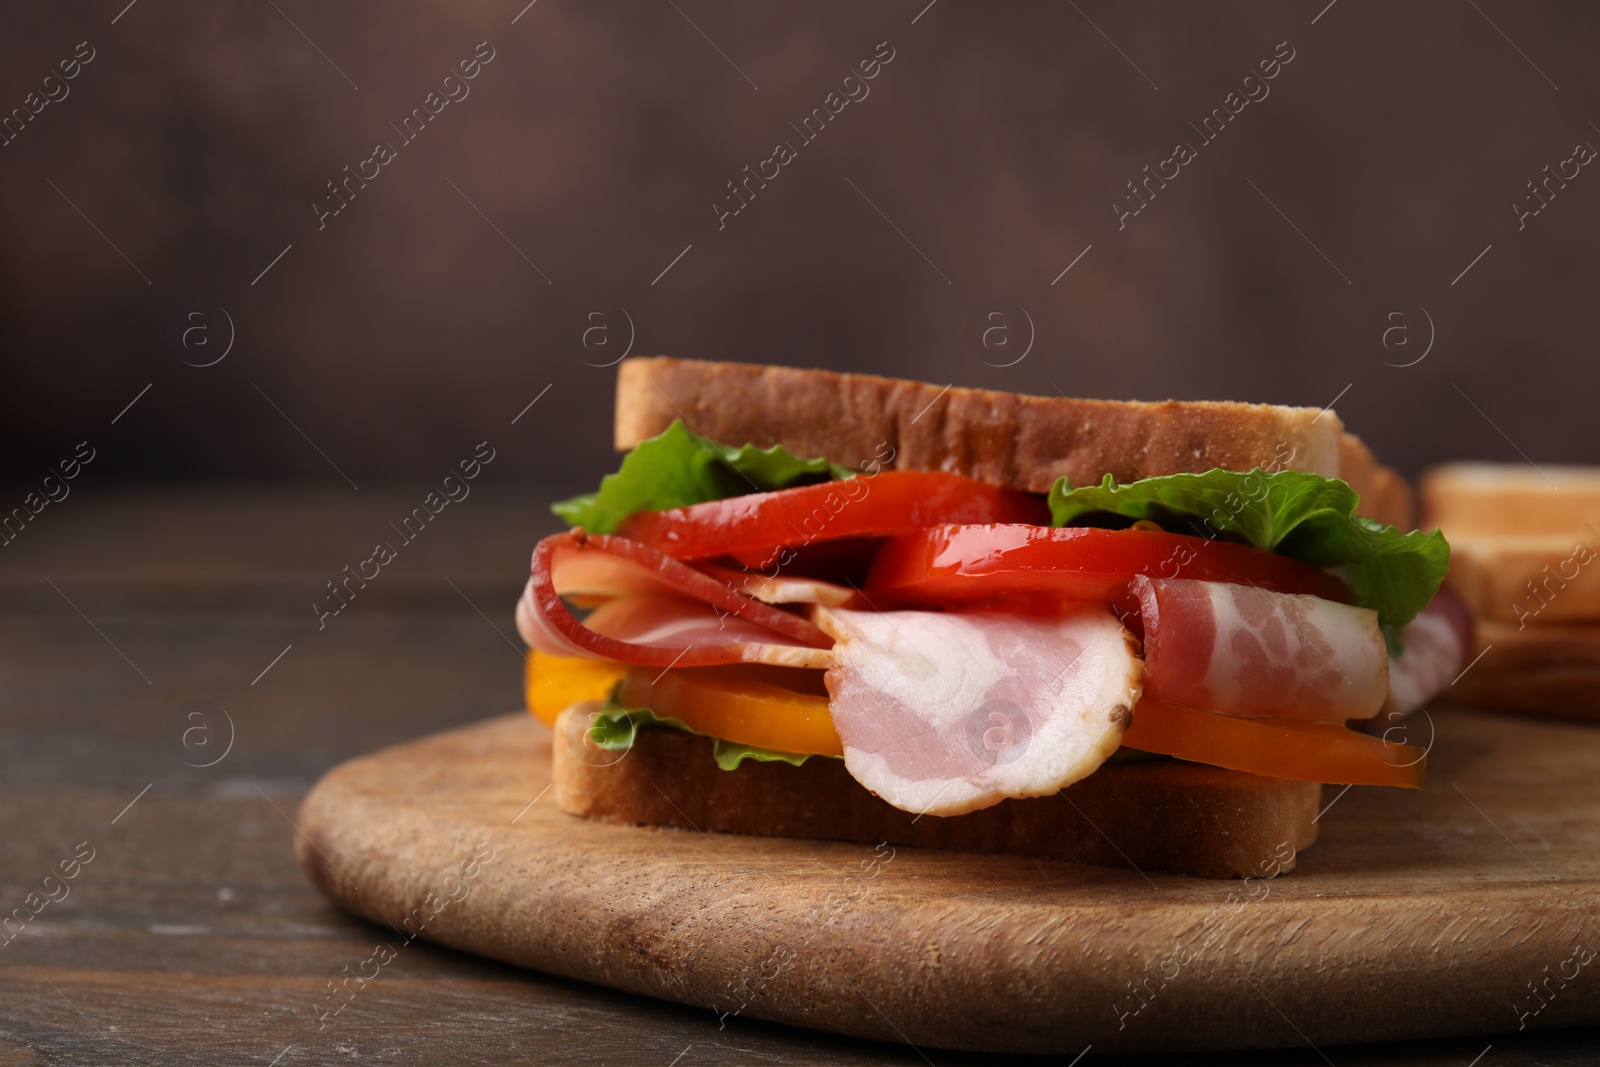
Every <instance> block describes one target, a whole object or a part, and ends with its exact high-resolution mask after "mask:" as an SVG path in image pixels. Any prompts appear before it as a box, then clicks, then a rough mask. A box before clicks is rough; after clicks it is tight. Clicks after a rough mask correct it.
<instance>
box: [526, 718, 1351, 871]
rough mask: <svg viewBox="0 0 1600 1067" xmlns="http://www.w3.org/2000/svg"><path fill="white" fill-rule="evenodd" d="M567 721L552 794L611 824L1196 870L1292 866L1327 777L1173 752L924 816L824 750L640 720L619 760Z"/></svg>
mask: <svg viewBox="0 0 1600 1067" xmlns="http://www.w3.org/2000/svg"><path fill="white" fill-rule="evenodd" d="M569 714H570V713H569ZM567 725H568V724H567V723H566V722H565V720H563V721H561V722H558V724H557V726H556V731H555V741H554V752H553V757H552V776H553V780H554V783H555V790H554V792H555V799H556V803H557V805H559V806H560V808H561V810H562V811H565V812H567V813H568V814H571V815H578V816H583V817H585V818H590V819H599V820H602V821H605V822H613V823H625V824H632V825H641V826H664V827H676V828H679V829H685V830H699V831H702V832H707V833H719V832H727V833H741V834H754V835H757V836H764V837H801V838H820V839H826V840H837V841H859V842H864V843H869V844H870V843H877V842H889V843H892V844H897V845H913V846H919V847H923V848H937V849H948V850H952V851H959V852H982V853H1008V854H1012V855H1019V856H1036V857H1039V858H1042V859H1054V860H1067V861H1071V862H1077V863H1093V864H1099V865H1102V866H1112V867H1133V868H1135V869H1138V870H1142V871H1150V872H1154V871H1162V872H1167V873H1172V874H1183V875H1190V876H1193V877H1199V878H1232V877H1252V876H1253V877H1263V876H1268V875H1271V874H1276V873H1278V872H1279V871H1283V870H1288V869H1290V868H1291V867H1293V866H1294V853H1295V852H1296V851H1297V850H1299V849H1302V848H1305V847H1306V846H1308V845H1310V844H1311V842H1312V841H1314V840H1316V836H1317V826H1316V823H1315V822H1314V821H1313V820H1314V819H1315V818H1316V814H1317V809H1318V805H1319V801H1320V798H1321V788H1322V787H1321V786H1319V785H1317V784H1315V783H1311V782H1290V781H1284V780H1282V779H1276V778H1261V777H1258V776H1256V775H1253V774H1244V773H1242V772H1239V771H1226V770H1222V769H1220V768H1216V767H1206V766H1202V765H1200V764H1195V763H1181V762H1178V761H1175V760H1159V761H1157V760H1150V761H1140V762H1127V763H1114V764H1109V765H1107V766H1104V767H1102V768H1101V769H1100V770H1098V771H1096V772H1095V773H1094V774H1092V775H1090V776H1089V777H1088V778H1086V779H1084V780H1083V781H1081V782H1078V783H1077V784H1075V785H1072V786H1069V787H1068V788H1067V789H1065V790H1063V791H1062V792H1060V793H1057V794H1056V795H1054V796H1049V797H1035V798H1030V799H1027V800H1007V801H1003V802H1001V803H1000V804H998V805H996V806H995V807H992V808H986V809H984V810H982V811H976V812H972V813H970V814H967V815H958V816H954V817H951V818H941V817H939V816H935V815H929V816H924V817H920V818H919V817H917V816H916V815H913V814H911V813H908V812H904V811H900V810H899V809H897V808H894V807H891V806H890V805H889V804H888V803H886V802H885V801H883V800H880V799H879V798H878V797H876V796H874V795H873V794H872V793H870V792H868V791H867V790H866V789H865V788H864V787H863V786H861V785H860V784H858V783H857V782H856V781H855V780H854V779H852V778H851V777H850V775H849V772H848V771H846V770H845V767H844V763H843V761H841V760H834V759H826V758H823V757H817V758H813V759H810V760H807V761H806V763H805V764H804V765H802V766H799V767H794V766H791V765H789V764H787V763H758V762H754V761H751V760H746V761H745V762H744V763H743V764H741V765H740V766H739V768H738V769H737V770H732V771H724V770H722V769H721V768H719V767H718V766H717V764H716V762H715V760H713V758H712V755H711V744H712V743H711V739H710V738H707V737H700V736H696V735H692V734H686V733H682V732H679V731H677V730H645V731H641V732H640V734H639V736H638V737H637V739H636V740H635V742H634V746H633V748H632V749H631V750H629V751H628V752H627V754H626V755H624V756H622V757H621V758H620V759H618V758H617V756H618V754H617V753H610V752H597V751H596V750H593V749H588V750H586V751H578V749H579V748H581V746H582V742H581V741H578V742H569V741H568V740H567V739H568V738H572V737H575V736H579V735H580V734H581V731H571V732H569V730H568V729H566V727H567ZM589 759H595V760H597V762H598V763H604V764H605V765H596V763H590V762H587V760H589ZM612 759H616V762H614V763H607V762H606V761H608V760H612Z"/></svg>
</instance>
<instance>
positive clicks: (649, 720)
mask: <svg viewBox="0 0 1600 1067" xmlns="http://www.w3.org/2000/svg"><path fill="white" fill-rule="evenodd" d="M657 729H667V730H682V731H683V732H684V733H690V734H698V733H699V732H700V731H698V730H694V729H691V728H690V727H689V724H688V723H686V722H684V721H683V720H682V719H677V718H673V717H672V716H669V715H657V714H656V713H655V712H654V711H651V710H650V709H649V708H629V707H625V706H623V705H622V704H621V703H619V702H618V701H617V694H616V690H612V692H611V695H610V696H609V697H607V698H606V702H605V705H604V706H603V707H602V708H601V709H600V711H598V712H597V713H595V716H594V718H593V719H591V720H590V722H589V741H590V743H592V744H593V745H594V746H595V747H596V748H603V749H606V750H607V751H609V752H626V751H628V749H630V748H632V747H633V742H634V739H635V738H637V737H638V736H639V731H640V730H657ZM702 736H705V735H702ZM711 740H712V747H711V754H712V756H713V757H714V758H715V759H716V761H717V766H718V767H721V768H722V769H723V770H725V771H731V770H734V769H735V768H737V767H738V766H739V764H740V763H743V762H744V761H745V760H747V759H753V760H759V761H760V762H762V763H774V762H782V763H792V764H794V765H795V766H796V767H798V766H800V765H801V764H802V763H804V762H805V761H806V760H808V759H810V758H811V757H810V756H808V755H804V754H801V753H797V752H779V751H777V750H776V749H771V748H758V747H756V746H755V745H741V744H739V743H738V742H735V741H724V740H723V739H722V738H720V737H713V738H712V739H711Z"/></svg>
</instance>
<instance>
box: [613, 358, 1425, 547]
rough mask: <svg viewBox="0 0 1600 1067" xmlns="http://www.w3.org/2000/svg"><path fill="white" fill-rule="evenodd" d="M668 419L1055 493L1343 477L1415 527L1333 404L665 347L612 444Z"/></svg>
mask: <svg viewBox="0 0 1600 1067" xmlns="http://www.w3.org/2000/svg"><path fill="white" fill-rule="evenodd" d="M673 419H682V420H683V421H684V423H685V424H686V425H687V426H688V427H689V429H691V430H693V431H694V432H696V433H698V434H701V435H702V436H705V437H709V438H711V439H712V440H715V441H721V442H723V443H726V444H735V445H742V444H747V443H748V444H755V445H760V446H762V447H766V446H770V445H783V446H784V447H785V448H787V449H789V450H790V451H792V452H795V453H798V454H801V455H807V456H825V457H827V458H828V459H830V460H832V461H833V462H835V463H840V464H844V465H847V466H861V465H863V464H866V463H868V462H869V461H872V460H878V461H879V462H884V461H885V457H886V456H887V455H889V454H890V453H889V452H888V449H891V448H892V449H893V450H894V451H893V453H892V455H893V457H894V458H893V461H892V462H885V465H886V466H892V467H895V468H898V469H901V470H941V471H950V472H952V473H955V474H962V475H965V476H967V477H970V478H977V479H980V480H982V481H986V482H991V483H993V484H996V485H1004V486H1008V487H1010V488H1013V489H1020V490H1024V491H1026V492H1030V493H1044V492H1048V491H1049V489H1050V487H1051V486H1052V485H1054V484H1055V481H1056V479H1058V478H1060V477H1061V476H1062V475H1066V476H1067V477H1068V478H1070V479H1072V483H1073V484H1074V485H1086V484H1090V483H1095V482H1099V481H1100V480H1101V478H1103V477H1104V476H1105V475H1107V474H1110V475H1111V476H1112V477H1114V478H1115V479H1116V480H1117V481H1118V482H1130V481H1134V480H1136V479H1139V478H1146V477H1155V476H1157V475H1163V474H1181V473H1186V472H1199V471H1206V470H1210V469H1212V468H1213V467H1222V468H1225V469H1228V470H1244V471H1247V470H1252V469H1254V468H1255V467H1266V468H1267V469H1269V470H1272V469H1289V470H1301V471H1308V472H1310V473H1313V474H1320V475H1323V476H1325V477H1330V478H1334V477H1337V478H1343V479H1344V480H1345V481H1347V482H1349V483H1350V484H1351V486H1353V487H1354V488H1355V490H1356V492H1357V493H1359V494H1360V496H1361V508H1360V511H1361V514H1363V515H1366V516H1368V517H1370V518H1374V519H1377V520H1378V521H1380V522H1386V523H1392V524H1393V525H1395V526H1398V527H1400V528H1401V529H1405V530H1409V529H1410V528H1411V526H1412V522H1413V505H1412V496H1411V490H1410V488H1409V487H1408V486H1407V485H1406V483H1405V480H1404V479H1402V478H1401V477H1400V476H1399V475H1398V474H1396V473H1395V472H1394V471H1392V470H1390V469H1388V468H1387V467H1383V466H1381V465H1379V464H1378V462H1377V460H1376V459H1374V458H1373V455H1372V453H1371V451H1370V450H1368V449H1367V447H1366V446H1365V445H1364V444H1362V443H1361V441H1360V440H1359V439H1358V438H1356V437H1354V436H1352V435H1351V434H1348V433H1345V432H1344V427H1343V424H1342V423H1340V421H1339V417H1338V416H1337V415H1335V414H1334V413H1333V412H1332V411H1319V410H1318V409H1316V408H1300V407H1283V406H1279V405H1274V404H1243V403H1233V402H1222V401H1177V400H1167V401H1160V402H1155V403H1150V402H1144V401H1122V400H1074V399H1070V398H1068V397H1065V396H1059V397H1049V396H1024V395H1021V394H1018V393H1006V392H999V391H996V390H990V389H965V388H956V387H953V386H944V387H941V386H938V385H931V384H928V383H925V382H913V381H905V380H901V379H896V378H882V377H879V376H877V375H872V374H842V373H838V372H835V371H825V370H801V369H796V368H792V367H765V366H757V365H754V364H748V363H711V362H707V361H704V360H687V359H672V358H669V357H664V356H658V357H650V358H642V357H641V358H634V359H628V360H624V361H623V362H622V363H621V365H620V366H619V368H618V376H617V410H616V428H615V437H616V446H617V449H618V450H619V451H626V450H627V449H630V448H633V447H634V446H635V445H637V444H638V443H639V442H640V441H643V440H644V439H645V438H647V437H653V436H654V435H656V434H658V433H660V432H661V431H663V430H665V429H666V428H667V427H668V426H669V425H670V424H671V423H672V420H673Z"/></svg>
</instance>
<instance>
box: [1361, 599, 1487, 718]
mask: <svg viewBox="0 0 1600 1067" xmlns="http://www.w3.org/2000/svg"><path fill="white" fill-rule="evenodd" d="M1404 643H1405V652H1404V653H1402V654H1401V655H1400V657H1399V658H1398V659H1391V660H1390V661H1389V699H1388V701H1387V702H1386V703H1385V704H1384V705H1383V710H1384V712H1385V714H1386V716H1395V715H1409V714H1410V713H1411V712H1413V711H1416V710H1417V709H1418V708H1420V707H1422V706H1423V705H1424V704H1426V703H1427V702H1428V701H1430V700H1432V699H1433V698H1434V697H1436V696H1438V695H1439V694H1440V693H1442V692H1444V691H1445V690H1446V689H1448V688H1450V685H1451V683H1452V682H1453V680H1454V679H1455V678H1456V677H1457V676H1458V674H1459V673H1460V671H1461V669H1462V668H1463V667H1465V666H1466V663H1467V651H1468V650H1469V649H1470V648H1472V644H1473V626H1472V612H1471V611H1470V610H1469V609H1468V608H1467V605H1466V604H1465V603H1463V602H1462V600H1461V598H1460V597H1459V596H1457V595H1456V593H1455V590H1453V589H1450V588H1448V587H1441V588H1440V589H1439V592H1438V593H1436V594H1434V597H1433V601H1432V603H1430V604H1429V605H1428V606H1427V607H1426V608H1424V609H1423V610H1422V613H1421V614H1419V615H1418V616H1417V617H1416V618H1415V619H1412V620H1411V622H1410V623H1409V624H1408V625H1407V626H1406V631H1405V636H1404Z"/></svg>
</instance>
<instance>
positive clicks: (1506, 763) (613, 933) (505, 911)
mask: <svg viewBox="0 0 1600 1067" xmlns="http://www.w3.org/2000/svg"><path fill="white" fill-rule="evenodd" d="M1428 721H1429V720H1425V722H1424V723H1423V724H1418V727H1417V728H1418V729H1422V728H1423V727H1424V725H1425V723H1426V722H1428ZM1437 723H1438V726H1437V731H1438V736H1437V738H1436V744H1435V746H1434V755H1433V760H1434V764H1433V774H1434V778H1433V784H1432V785H1431V786H1430V788H1428V789H1426V790H1424V791H1422V792H1420V793H1403V792H1399V791H1384V790H1374V789H1356V790H1352V791H1351V792H1350V793H1349V795H1347V796H1343V797H1340V798H1339V799H1338V800H1337V801H1336V804H1338V807H1336V808H1335V810H1337V811H1338V817H1337V818H1336V819H1331V820H1330V821H1329V822H1328V823H1327V824H1326V826H1325V828H1324V833H1323V840H1322V841H1321V843H1319V844H1318V845H1317V846H1316V847H1315V848H1314V849H1312V850H1311V851H1309V852H1308V853H1307V854H1306V855H1305V856H1304V857H1302V858H1301V861H1300V867H1299V868H1298V869H1297V870H1296V872H1295V873H1294V874H1292V875H1288V876H1285V877H1283V878H1281V879H1278V880H1275V881H1272V882H1257V883H1255V884H1254V888H1253V890H1252V893H1253V895H1254V896H1255V897H1256V899H1253V900H1252V899H1249V898H1248V897H1247V896H1246V895H1245V894H1244V893H1243V892H1242V891H1241V886H1240V884H1239V883H1216V882H1206V881H1200V880H1190V879H1182V878H1176V877H1170V876H1162V875H1144V874H1141V873H1138V872H1130V871H1119V870H1112V869H1107V868H1097V867H1084V866H1075V865H1070V864H1062V863H1051V862H1046V861H1037V860H1026V859H1018V858H1014V857H993V856H978V855H964V854H953V853H943V852H934V851H921V850H915V849H901V850H899V851H897V852H891V851H890V850H888V849H876V850H875V849H874V848H872V847H870V846H861V845H847V844H837V843H824V842H803V841H790V840H783V839H768V838H754V837H740V836H735V835H720V834H719V835H707V834H701V833H694V832H684V831H673V830H641V829H633V828H626V827H617V826H610V825H605V824H600V823H594V822H589V821H585V820H580V819H576V818H573V817H570V816H566V815H563V814H562V813H560V812H559V811H557V810H556V809H555V808H554V806H553V805H550V804H549V803H546V802H543V801H541V800H540V799H539V798H541V797H542V796H543V795H544V790H545V789H546V787H547V785H548V783H549V745H550V734H549V732H548V731H547V730H546V729H545V728H543V727H542V726H539V725H538V724H536V723H534V722H532V721H531V720H530V719H528V718H527V717H525V716H520V715H519V716H510V717H504V718H499V719H493V720H489V721H487V722H484V723H480V724H477V725H474V726H469V727H464V728H461V729H457V730H454V731H450V732H448V733H444V734H439V735H435V736H433V737H429V738H424V739H422V740H420V741H416V742H412V743H408V744H404V745H399V746H396V747H393V748H390V749H386V750H383V751H382V752H379V753H376V754H374V755H372V756H368V757H364V758H361V759H358V760H354V761H351V762H350V763H347V764H345V765H343V766H341V767H339V768H337V769H335V770H334V771H332V772H330V773H329V774H328V775H327V776H326V777H325V778H324V779H323V780H322V781H321V782H320V783H319V784H318V786H317V787H316V788H315V789H314V790H313V791H312V792H311V794H310V795H309V796H308V797H307V799H306V801H305V804H304V806H303V807H302V809H301V814H300V824H301V827H302V829H303V830H304V831H305V833H306V835H307V836H306V837H305V838H304V839H302V841H301V843H300V844H299V846H298V847H299V856H300V860H301V864H302V867H303V868H304V869H305V870H306V872H307V874H308V876H309V877H310V878H311V879H312V880H313V882H315V883H316V884H317V885H318V886H320V887H321V888H322V889H323V891H324V892H326V893H328V894H329V895H330V896H331V897H333V898H334V899H335V900H337V901H339V902H340V903H341V904H342V905H343V906H345V907H347V908H350V909H351V910H353V911H355V912H356V913H357V914H360V915H363V916H366V917H367V918H369V919H372V920H374V921H376V922H379V923H381V924H385V925H389V926H392V927H400V926H403V925H404V924H405V921H406V918H407V917H408V916H411V918H412V923H413V925H415V924H416V922H417V919H418V917H419V916H422V917H423V918H424V920H425V921H424V922H423V924H422V925H421V927H420V928H419V930H418V931H417V932H419V933H420V936H421V937H422V938H425V939H429V940H435V941H438V942H440V943H443V944H447V945H451V946H454V947H457V948H462V949H465V950H467V951H471V952H476V953H481V954H484V955H488V956H492V957H495V958H498V959H502V960H506V961H508V962H512V963H517V964H521V965H524V966H528V967H534V968H538V969H542V970H545V971H549V972H553V973H557V974H565V975H569V976H572V977H576V978H581V979H584V980H586V981H592V982H596V983H600V984H604V985H610V986H614V987H616V988H619V989H625V990H629V991H632V992H639V993H646V994H649V995H651V996H657V997H662V998H665V999H669V1000H676V1001H679V1002H682V1003H686V1004H694V1005H699V1006H702V1007H706V1008H709V1009H712V1010H715V1011H719V1012H735V1011H737V1012H739V1013H741V1014H743V1015H746V1016H756V1017H760V1018H765V1019H772V1020H776V1021H781V1022H786V1023H792V1024H796V1025H800V1026H808V1027H815V1028H818V1029H824V1030H830V1031H835V1032H839V1033H846V1034H853V1035H858V1036H863V1037H872V1038H876V1039H879V1040H884V1041H896V1040H900V1041H906V1042H909V1043H913V1044H917V1045H924V1044H926V1045H933V1046H940V1047H946V1048H958V1049H971V1050H991V1051H997V1052H998V1051H1027V1052H1061V1053H1064V1052H1070V1051H1076V1050H1081V1049H1082V1048H1083V1047H1084V1046H1085V1045H1086V1044H1092V1045H1093V1046H1094V1047H1095V1048H1096V1049H1097V1050H1101V1051H1113V1050H1115V1051H1142V1050H1161V1049H1180V1048H1189V1049H1193V1048H1214V1049H1220V1048H1250V1047H1273V1046H1292V1045H1297V1044H1304V1043H1306V1042H1310V1043H1313V1044H1315V1045H1317V1046H1322V1045H1326V1044H1337V1043H1343V1042H1351V1041H1357V1040H1363V1039H1372V1038H1381V1039H1398V1038H1417V1037H1425V1036H1437V1035H1446V1034H1468V1033H1482V1032H1492V1031H1494V1030H1499V1029H1505V1028H1508V1027H1515V1026H1516V1025H1517V1024H1518V1023H1519V1022H1525V1023H1526V1024H1527V1025H1529V1026H1531V1027H1546V1026H1553V1025H1572V1024H1575V1023H1581V1022H1594V1021H1597V1020H1600V982H1596V981H1595V980H1594V979H1593V978H1592V977H1591V976H1589V975H1587V974H1583V975H1581V976H1580V977H1579V978H1577V979H1575V980H1574V981H1572V982H1571V983H1570V984H1569V985H1568V986H1567V987H1566V988H1565V989H1563V990H1560V991H1559V993H1557V995H1554V996H1547V998H1546V1003H1547V1006H1545V1007H1544V1008H1542V1010H1540V1011H1539V1012H1538V1014H1536V1015H1531V1016H1526V1017H1520V1018H1519V1016H1518V1015H1517V1011H1516V1009H1514V1008H1513V1005H1514V1004H1522V1003H1524V1000H1526V1006H1527V1008H1531V1007H1536V1006H1537V1005H1538V1003H1539V1002H1537V1001H1533V1000H1531V999H1526V998H1528V990H1527V984H1528V983H1529V982H1532V981H1538V980H1541V979H1544V978H1546V977H1547V976H1548V975H1549V974H1550V973H1552V971H1555V970H1558V969H1560V967H1561V965H1562V963H1563V961H1567V960H1569V959H1571V958H1572V956H1573V953H1574V950H1575V949H1577V948H1578V947H1579V946H1582V945H1585V944H1587V945H1589V946H1600V937H1597V934H1596V929H1595V927H1594V925H1593V924H1592V920H1593V917H1594V915H1595V912H1596V907H1597V905H1600V882H1597V878H1600V858H1597V856H1600V819H1597V816H1600V783H1597V781H1596V779H1595V777H1594V775H1593V773H1592V769H1591V768H1592V767H1593V766H1594V764H1595V761H1596V759H1597V758H1600V736H1597V735H1595V734H1594V733H1593V731H1589V730H1585V729H1583V728H1581V727H1574V726H1567V725H1561V724H1544V723H1540V724H1523V723H1516V722H1511V721H1507V720H1503V719H1496V718H1492V717H1489V716H1485V715H1482V714H1479V713H1473V712H1468V711H1456V712H1453V713H1450V714H1441V715H1439V716H1438V719H1437ZM1341 809H1342V810H1341ZM480 842H486V843H487V847H489V848H492V849H493V852H494V858H493V860H492V861H490V862H486V863H484V864H483V865H482V867H481V870H479V871H477V872H476V877H473V878H471V879H470V880H468V881H465V882H463V881H461V877H460V874H459V865H460V864H461V863H462V861H463V859H464V858H467V857H470V856H471V855H472V854H473V851H474V848H475V847H480V846H479V843H480ZM447 875H451V876H452V877H454V878H455V881H456V883H457V884H458V885H460V886H464V887H465V890H464V892H463V891H462V890H461V889H459V888H458V889H455V890H453V891H454V892H457V893H460V899H458V900H453V901H451V902H449V903H448V904H446V905H445V906H442V907H441V906H439V904H438V901H439V900H440V899H442V895H443V894H446V892H447V890H450V888H451V881H450V879H449V878H447V877H446V876H447ZM430 894H434V896H433V898H432V899H431V901H430ZM419 907H420V908H421V909H422V910H421V911H418V909H419ZM429 912H435V914H431V915H430V914H428V913H429ZM408 929H409V928H408ZM1184 957H1188V958H1184ZM1547 967H1548V968H1550V970H1549V971H1547V970H1545V968H1547ZM1136 986H1137V989H1136ZM1549 988H1550V989H1551V990H1555V989H1556V987H1555V985H1551V986H1550V987H1549ZM1136 992H1137V993H1139V994H1140V995H1136Z"/></svg>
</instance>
